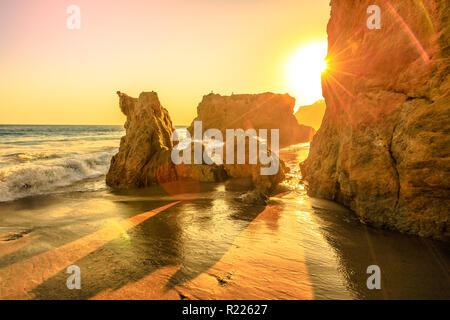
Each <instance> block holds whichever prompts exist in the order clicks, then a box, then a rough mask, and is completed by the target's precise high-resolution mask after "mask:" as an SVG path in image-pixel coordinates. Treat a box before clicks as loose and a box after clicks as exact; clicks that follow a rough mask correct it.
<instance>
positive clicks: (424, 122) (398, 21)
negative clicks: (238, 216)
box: [301, 0, 450, 239]
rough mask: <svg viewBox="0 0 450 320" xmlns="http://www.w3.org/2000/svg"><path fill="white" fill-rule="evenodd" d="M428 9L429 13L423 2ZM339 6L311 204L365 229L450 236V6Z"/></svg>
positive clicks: (395, 2)
mask: <svg viewBox="0 0 450 320" xmlns="http://www.w3.org/2000/svg"><path fill="white" fill-rule="evenodd" d="M422 2H423V5H421V3H422ZM422 2H420V1H419V2H414V1H403V0H390V1H389V2H388V1H378V2H377V4H378V5H379V7H380V9H381V28H380V29H370V28H368V26H367V19H368V18H369V15H368V14H367V13H366V10H367V8H368V7H369V6H370V5H372V4H373V1H366V0H363V1H351V0H347V1H342V0H331V19H330V21H329V23H328V48H329V49H328V62H329V70H328V71H327V73H326V74H324V75H323V76H322V87H323V94H324V97H325V101H326V105H327V108H326V112H325V117H324V120H323V123H322V126H321V128H320V129H319V131H318V133H317V134H316V135H315V137H314V139H313V141H312V143H311V150H310V153H309V156H308V158H307V160H306V161H305V162H304V163H303V164H302V165H301V169H302V174H303V177H304V179H306V181H307V182H308V184H309V191H308V192H309V194H310V195H311V196H316V197H322V198H327V199H331V200H335V201H338V202H340V203H342V204H344V205H346V206H347V207H349V208H351V209H352V210H354V211H355V212H356V214H357V215H358V216H359V217H360V218H361V220H363V221H364V222H367V223H370V224H373V225H375V226H380V227H386V228H390V229H396V230H399V231H401V232H405V233H412V234H417V235H420V236H425V237H434V238H441V239H443V238H447V239H448V237H449V228H448V222H449V216H450V200H449V199H450V138H449V137H450V135H449V134H450V78H449V71H450V24H449V21H450V20H449V18H450V17H449V16H450V3H449V2H448V1H446V0H424V1H422Z"/></svg>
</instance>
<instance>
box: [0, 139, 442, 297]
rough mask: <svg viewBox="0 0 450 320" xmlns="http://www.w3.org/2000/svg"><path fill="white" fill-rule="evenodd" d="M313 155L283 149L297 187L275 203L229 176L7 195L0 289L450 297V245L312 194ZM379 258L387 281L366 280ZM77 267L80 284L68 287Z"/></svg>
mask: <svg viewBox="0 0 450 320" xmlns="http://www.w3.org/2000/svg"><path fill="white" fill-rule="evenodd" d="M307 152H308V149H307V147H306V146H300V147H296V148H290V149H286V150H284V151H283V152H282V154H281V156H282V158H283V159H285V160H286V161H287V162H288V164H289V166H290V167H291V168H292V173H291V176H290V179H288V180H287V181H286V183H285V185H286V186H289V187H290V188H291V190H290V191H286V189H283V188H282V187H280V190H278V192H277V193H276V195H274V197H272V198H271V200H270V202H269V204H268V205H267V206H254V205H247V204H243V203H241V202H239V201H237V200H236V196H237V195H238V194H237V193H233V192H229V191H225V188H224V185H223V184H201V185H199V184H194V185H189V186H188V190H190V192H189V193H183V194H173V190H174V189H173V188H168V187H167V186H166V189H164V188H161V187H155V188H150V189H144V190H129V191H124V192H117V191H116V192H113V191H111V190H109V189H105V190H103V191H95V192H78V191H74V190H72V189H65V190H61V192H60V193H57V194H52V195H47V196H34V197H30V198H26V199H21V200H17V201H14V202H7V203H1V204H0V226H1V227H0V298H1V299H413V298H419V299H431V298H435V299H449V298H450V277H449V272H448V270H450V268H449V266H450V250H449V246H448V244H445V243H442V242H438V241H433V240H430V239H422V238H418V237H413V236H407V235H403V234H399V233H396V232H392V231H386V230H378V229H374V228H371V227H369V226H365V225H363V224H361V223H360V222H359V221H358V219H357V218H356V217H355V216H354V215H353V214H352V213H351V212H349V211H348V210H347V209H345V208H343V207H341V206H339V205H337V204H335V203H333V202H329V201H325V200H320V199H313V198H310V197H308V196H307V195H306V192H305V191H304V190H303V189H304V188H303V186H302V184H301V183H300V182H299V180H298V166H297V164H298V161H299V160H301V159H303V158H304V157H305V156H306V154H307ZM85 183H86V182H85ZM88 183H94V184H95V183H102V182H101V181H100V180H93V181H90V182H88ZM74 189H75V190H79V189H80V188H79V186H77V187H74ZM168 191H170V192H168ZM171 192H172V194H171ZM373 264H376V265H378V266H380V268H381V273H382V276H381V279H382V289H381V290H369V289H368V288H367V286H366V280H367V278H368V276H369V275H368V274H367V273H366V269H367V267H368V266H369V265H373ZM70 265H77V266H79V267H80V269H81V290H69V289H68V288H67V286H66V280H67V278H68V277H69V274H67V273H66V268H67V267H68V266H70Z"/></svg>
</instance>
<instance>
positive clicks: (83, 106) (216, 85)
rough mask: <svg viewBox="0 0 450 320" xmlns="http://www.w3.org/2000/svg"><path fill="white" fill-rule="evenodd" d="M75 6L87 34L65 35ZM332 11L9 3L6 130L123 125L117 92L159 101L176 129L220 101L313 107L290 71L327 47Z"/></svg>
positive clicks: (0, 17) (4, 31)
mask: <svg viewBox="0 0 450 320" xmlns="http://www.w3.org/2000/svg"><path fill="white" fill-rule="evenodd" d="M71 4H74V5H77V6H78V7H79V8H80V10H81V28H80V29H79V30H70V29H68V28H67V27H66V20H67V17H68V16H69V14H67V13H66V9H67V7H68V6H69V5H71ZM329 11H330V8H329V0H292V1H291V0H278V1H276V0H183V1H181V0H180V1H178V0H158V1H153V0H133V1H131V0H127V1H125V0H114V1H111V0H71V1H64V0H60V1H54V0H14V1H1V2H0V70H1V76H0V123H3V124H5V123H15V124H123V122H124V119H125V117H124V116H123V115H122V114H121V112H120V110H119V107H118V98H117V96H116V93H115V92H116V91H117V90H120V91H122V92H125V93H127V94H128V95H131V96H138V95H139V93H140V92H141V91H152V90H153V91H156V92H158V95H159V98H160V100H161V103H162V104H163V105H164V106H165V107H166V108H167V109H168V110H169V112H170V115H171V118H172V120H173V123H174V124H189V123H190V122H191V121H192V119H193V118H194V117H195V115H196V108H197V105H198V103H199V102H200V101H201V99H202V96H203V95H205V94H208V93H210V92H211V91H213V92H215V93H220V94H223V95H229V94H231V93H233V92H234V93H260V92H266V91H272V92H278V93H285V92H289V93H290V94H291V95H293V96H295V97H296V98H297V102H298V103H297V104H298V105H302V104H311V103H313V102H314V101H311V100H312V98H314V99H315V98H316V97H315V96H314V97H313V96H312V95H309V96H308V93H307V92H306V93H305V92H302V91H297V92H296V93H295V92H292V90H294V89H292V88H293V86H292V83H291V84H290V83H289V81H292V76H291V77H290V76H289V75H288V74H287V73H289V72H287V71H286V66H289V61H290V60H291V59H292V56H293V55H295V53H296V52H297V51H298V50H299V48H302V47H304V46H306V45H308V44H310V43H313V42H320V41H321V42H324V41H326V39H327V37H326V25H327V22H328V19H329ZM319 73H320V72H319ZM289 79H291V80H289ZM319 90H320V88H319ZM294 91H295V90H294ZM315 95H317V94H315ZM318 98H319V97H317V99H318Z"/></svg>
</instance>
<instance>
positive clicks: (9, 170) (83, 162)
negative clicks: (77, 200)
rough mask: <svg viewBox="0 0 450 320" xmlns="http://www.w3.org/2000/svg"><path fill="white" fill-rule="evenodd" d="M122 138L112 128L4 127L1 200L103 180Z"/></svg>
mask: <svg viewBox="0 0 450 320" xmlns="http://www.w3.org/2000/svg"><path fill="white" fill-rule="evenodd" d="M124 134H125V130H124V128H123V126H113V125H0V202H4V201H12V200H15V199H19V198H24V197H28V196H32V195H39V194H48V193H53V192H59V191H61V190H64V189H62V188H63V187H67V186H70V185H73V184H76V183H78V182H81V181H83V180H86V179H94V178H99V177H102V176H104V175H105V174H106V172H107V171H108V168H109V164H110V161H111V157H112V156H113V155H114V154H115V153H117V151H118V146H119V143H120V138H121V137H122V136H123V135H124ZM90 186H91V188H92V184H91V185H90ZM105 187H106V186H105V184H104V183H101V182H100V183H97V184H94V189H95V188H105Z"/></svg>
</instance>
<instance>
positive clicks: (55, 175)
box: [0, 148, 117, 202]
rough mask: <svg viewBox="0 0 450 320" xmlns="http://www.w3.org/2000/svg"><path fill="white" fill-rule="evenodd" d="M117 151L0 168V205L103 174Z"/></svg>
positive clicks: (112, 150) (104, 151) (103, 151)
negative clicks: (0, 203)
mask: <svg viewBox="0 0 450 320" xmlns="http://www.w3.org/2000/svg"><path fill="white" fill-rule="evenodd" d="M116 152H117V148H110V149H109V150H101V151H97V152H92V153H88V154H78V155H71V156H70V157H65V158H62V159H61V158H60V159H56V160H52V161H49V160H46V161H38V162H30V163H26V164H20V165H17V166H8V167H5V168H1V169H0V202H4V201H12V200H15V199H19V198H23V197H27V196H31V195H37V194H47V193H52V192H54V191H55V190H56V189H57V188H59V187H64V186H68V185H71V184H74V183H76V182H79V181H82V180H84V179H89V178H95V177H99V176H102V175H104V174H106V172H107V171H108V168H109V165H110V161H111V157H112V156H113V154H115V153H116Z"/></svg>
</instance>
